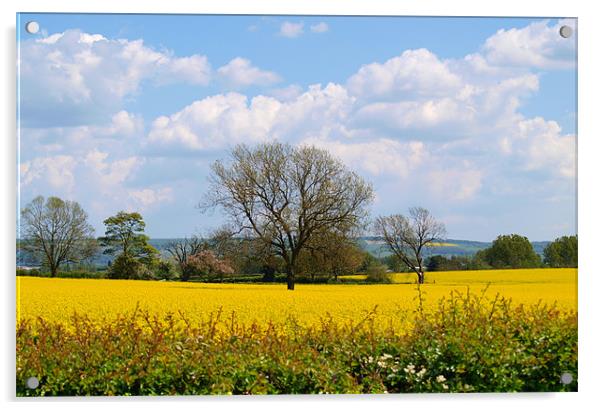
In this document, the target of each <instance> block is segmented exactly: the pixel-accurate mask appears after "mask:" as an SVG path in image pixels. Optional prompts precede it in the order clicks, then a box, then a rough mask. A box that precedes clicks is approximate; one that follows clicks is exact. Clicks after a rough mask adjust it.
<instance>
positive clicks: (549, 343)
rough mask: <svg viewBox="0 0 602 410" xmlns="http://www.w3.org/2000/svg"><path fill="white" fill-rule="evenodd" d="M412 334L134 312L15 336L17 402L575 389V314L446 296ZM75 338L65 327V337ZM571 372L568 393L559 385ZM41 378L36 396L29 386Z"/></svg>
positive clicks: (29, 326) (25, 328)
mask: <svg viewBox="0 0 602 410" xmlns="http://www.w3.org/2000/svg"><path fill="white" fill-rule="evenodd" d="M421 305H422V303H421V298H418V308H417V312H416V314H415V317H416V319H415V322H414V323H413V326H412V329H411V330H403V331H401V330H398V329H395V328H394V327H389V328H388V329H385V330H382V329H380V328H377V327H375V326H374V323H373V321H372V317H371V315H368V316H366V317H365V318H364V319H363V320H362V321H360V322H357V323H355V324H344V325H342V324H339V323H337V322H336V321H334V320H332V319H331V318H328V317H326V318H324V319H323V320H322V322H321V324H319V325H315V326H311V327H303V326H300V325H298V324H297V323H296V321H295V320H294V318H290V320H289V321H288V323H287V324H286V325H274V324H271V323H264V324H258V323H256V324H250V325H245V324H241V323H238V322H237V320H236V318H235V317H229V318H224V317H221V315H220V314H219V312H216V313H215V314H214V315H211V317H210V318H209V319H207V320H206V321H204V322H202V323H200V324H194V325H193V324H191V321H189V320H188V319H187V318H186V317H184V316H183V315H180V314H167V315H165V316H163V317H157V316H151V315H149V314H147V313H145V312H141V311H137V312H136V313H134V314H132V315H129V316H122V317H120V318H119V319H118V320H115V321H114V322H113V323H111V324H108V325H98V324H97V323H95V322H93V321H91V320H89V319H88V318H86V317H83V316H73V317H72V318H71V319H70V320H71V322H72V323H70V326H69V327H67V326H64V325H62V324H56V323H50V322H46V321H44V320H43V319H41V318H39V319H38V320H37V321H23V322H21V323H19V324H18V327H17V395H18V396H33V395H49V396H54V395H176V394H294V393H384V392H387V393H401V392H509V391H575V390H577V315H576V314H574V313H567V312H564V311H561V310H558V309H556V308H555V307H554V306H545V305H534V306H523V305H519V306H513V305H512V304H511V302H510V301H508V300H505V299H503V298H499V297H497V298H495V299H494V300H490V299H483V298H481V297H478V296H474V295H469V294H465V295H461V294H452V295H451V296H450V297H449V298H446V299H442V300H441V301H440V302H439V305H438V308H437V309H434V310H429V311H428V312H427V311H423V310H422V309H421ZM67 328H69V329H75V330H67ZM564 372H569V373H571V374H572V375H573V378H574V381H573V382H572V383H571V384H569V385H563V384H562V383H561V382H560V376H561V375H562V373H564ZM31 376H35V377H37V378H39V379H40V386H39V387H38V388H37V389H35V390H30V389H28V388H27V387H26V380H27V378H29V377H31Z"/></svg>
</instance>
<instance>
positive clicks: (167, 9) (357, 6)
mask: <svg viewBox="0 0 602 410" xmlns="http://www.w3.org/2000/svg"><path fill="white" fill-rule="evenodd" d="M595 4H596V3H595V2H585V1H584V2H580V3H579V2H576V1H557V0H547V1H525V0H504V1H498V2H495V3H492V2H488V1H482V0H454V1H449V0H437V1H435V0H421V1H403V2H402V1H397V2H393V1H391V0H363V1H360V0H327V1H316V0H305V1H302V0H284V1H283V0H281V1H253V2H252V1H249V0H247V1H245V0H237V1H234V0H221V1H219V2H215V1H213V2H209V1H195V2H192V1H190V0H163V1H153V2H152V3H151V2H150V1H149V0H147V1H145V2H139V3H136V2H130V3H128V2H125V1H123V0H85V1H79V2H73V1H69V0H52V1H43V0H35V1H34V0H20V1H16V0H8V1H6V0H5V1H3V2H0V11H1V13H0V20H1V29H2V43H1V44H2V58H1V59H0V61H2V64H1V68H0V70H1V72H2V76H1V79H2V86H1V87H0V89H1V90H3V96H2V99H1V100H0V108H1V109H0V113H1V115H2V121H1V124H2V128H1V129H2V131H3V133H2V138H1V140H2V148H1V152H2V155H3V158H2V161H1V163H2V166H3V172H2V178H1V179H0V181H1V184H2V193H3V198H4V200H3V201H2V213H1V215H2V225H1V226H2V227H3V228H4V229H3V235H0V251H1V252H2V262H3V264H2V266H3V267H4V269H2V278H3V285H4V286H3V288H2V289H3V292H4V294H3V296H4V297H2V298H1V299H2V303H0V305H1V308H2V314H3V315H2V318H3V319H4V320H3V321H2V323H3V330H4V332H3V337H2V338H1V339H0V345H1V348H2V349H1V350H2V354H3V355H4V357H3V360H2V363H3V365H2V369H1V373H0V374H1V377H2V378H1V383H0V389H1V391H2V393H1V395H0V399H1V400H2V401H5V402H8V405H9V407H10V408H12V407H13V406H16V405H23V406H25V407H30V406H31V407H33V406H37V405H42V406H44V408H61V409H62V408H80V407H81V406H82V405H85V406H86V407H88V406H90V407H92V408H94V407H98V406H106V405H111V406H112V407H115V408H131V407H136V408H138V407H140V408H142V407H144V408H148V407H150V408H159V407H163V406H165V405H177V406H186V407H188V406H190V407H193V406H194V407H196V408H198V407H199V405H200V406H204V407H206V406H211V407H213V406H220V407H222V406H223V407H227V408H228V407H231V408H234V407H239V406H245V408H246V407H250V408H262V409H263V408H266V407H270V408H281V407H282V406H283V405H284V406H286V407H287V408H289V409H297V408H299V409H300V408H306V407H307V406H312V407H314V406H315V407H318V408H326V407H330V406H333V405H342V406H345V407H346V408H365V407H366V406H372V405H377V406H379V407H381V406H382V407H390V408H399V407H400V406H408V407H420V408H438V409H440V408H443V407H445V408H446V409H447V408H451V409H456V408H459V409H468V408H482V407H487V408H493V409H496V408H500V409H502V408H503V409H507V408H508V407H509V406H511V407H519V408H522V407H527V406H529V407H532V406H537V405H539V404H544V405H545V406H546V408H563V409H565V408H569V407H570V408H581V407H583V408H590V407H593V405H594V403H595V402H598V403H599V402H600V401H601V400H600V397H599V396H598V395H597V390H599V389H598V384H599V383H600V375H599V374H600V371H601V370H602V369H601V368H600V365H601V364H602V362H601V360H600V356H601V353H600V350H601V349H600V346H601V343H600V341H601V339H600V335H601V333H600V327H601V326H600V316H599V315H598V314H597V313H598V312H600V311H601V309H600V307H601V303H600V300H602V298H601V297H600V295H599V291H600V290H601V286H600V285H601V281H602V279H601V278H602V271H601V269H600V268H599V266H598V265H599V264H600V263H601V262H600V261H597V260H596V256H597V253H600V246H602V241H600V230H599V229H598V228H599V227H600V217H599V213H600V210H602V204H601V201H600V195H601V194H600V192H601V191H602V190H601V188H600V187H601V186H602V185H601V183H600V182H599V178H598V177H597V175H601V173H600V163H601V162H602V159H601V158H600V156H601V155H602V150H601V149H600V140H601V139H602V132H601V131H602V130H601V127H600V122H599V119H600V118H601V112H600V103H599V99H600V92H602V87H600V79H599V78H600V75H599V73H602V66H601V64H600V53H599V52H597V51H596V50H599V49H600V40H601V39H602V24H600V16H599V14H598V13H597V12H596V9H595V8H594V6H593V5H595ZM18 11H21V12H27V11H29V12H40V11H46V12H113V13H117V12H119V13H140V12H143V13H207V14H213V13H215V14H220V13H222V14H318V15H319V14H334V15H336V14H344V15H439V16H536V17H540V16H541V17H546V16H547V17H556V16H563V17H578V18H579V112H578V118H579V206H578V209H579V225H578V232H579V239H580V247H579V251H580V265H579V266H580V268H579V276H580V281H579V311H580V321H579V349H580V350H579V390H580V392H579V393H577V394H505V395H497V394H492V395H454V396H451V397H450V396H446V395H443V396H442V395H404V396H396V397H385V396H356V397H349V396H347V397H329V398H321V397H320V398H318V397H313V396H310V397H307V396H303V397H299V396H297V397H268V398H247V397H238V398H156V399H149V398H141V399H135V398H133V399H128V398H119V399H112V400H111V399H109V400H106V399H92V400H87V401H86V402H85V403H82V401H81V400H75V399H71V400H53V399H50V400H48V399H47V400H44V401H43V402H40V401H27V400H15V398H14V306H15V304H14V301H15V296H14V293H15V291H14V289H15V287H14V286H15V280H14V255H15V253H14V247H15V214H16V205H15V204H16V198H15V192H16V186H15V185H16V178H17V177H16V163H15V158H16V142H15V135H16V130H15V116H16V113H15V95H16V91H15V90H16V87H15V68H14V67H15V66H14V61H15V54H16V51H15V21H16V15H15V14H16V12H18ZM596 251H597V252H596ZM540 402H543V403H540ZM590 403H591V404H590Z"/></svg>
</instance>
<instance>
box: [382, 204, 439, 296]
mask: <svg viewBox="0 0 602 410" xmlns="http://www.w3.org/2000/svg"><path fill="white" fill-rule="evenodd" d="M374 228H375V231H376V234H377V235H379V236H381V237H382V238H383V240H384V241H385V243H386V245H387V247H388V248H389V249H390V250H391V252H393V254H395V255H396V256H397V257H398V258H399V259H400V260H401V261H402V262H403V263H404V264H405V265H406V266H407V267H408V268H410V269H411V270H413V271H414V272H416V275H418V283H419V284H422V283H424V265H423V253H424V250H425V248H426V247H427V246H429V245H430V244H432V243H434V242H439V241H441V240H443V239H444V238H445V235H446V231H445V225H443V223H441V222H438V221H436V220H435V218H434V217H433V216H432V215H431V213H430V212H429V211H428V210H426V209H424V208H420V207H414V208H410V215H409V217H406V216H404V215H399V214H397V215H390V216H380V217H378V218H377V219H376V221H375V222H374Z"/></svg>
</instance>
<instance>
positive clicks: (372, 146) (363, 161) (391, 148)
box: [301, 138, 429, 178]
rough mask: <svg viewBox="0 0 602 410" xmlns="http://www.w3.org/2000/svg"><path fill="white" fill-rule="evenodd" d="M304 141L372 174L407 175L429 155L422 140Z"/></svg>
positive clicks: (402, 176)
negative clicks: (403, 141)
mask: <svg viewBox="0 0 602 410" xmlns="http://www.w3.org/2000/svg"><path fill="white" fill-rule="evenodd" d="M301 144H307V145H314V146H317V147H320V148H323V149H326V150H327V151H329V152H330V153H331V154H333V155H335V156H336V157H338V158H340V159H341V160H342V161H343V162H344V163H345V164H347V165H348V166H350V167H351V168H352V169H361V170H363V171H365V172H367V173H369V174H370V175H372V176H377V177H382V176H392V175H393V176H396V177H400V178H406V177H407V176H408V175H409V174H410V172H411V171H412V170H414V169H415V168H416V167H419V166H421V165H423V164H425V163H426V162H427V161H428V157H429V154H428V152H427V150H426V147H425V145H424V143H422V142H420V141H410V142H405V143H402V142H399V141H395V140H391V139H387V138H379V139H376V140H373V141H367V142H351V141H337V140H329V139H318V138H308V139H305V140H303V141H302V142H301Z"/></svg>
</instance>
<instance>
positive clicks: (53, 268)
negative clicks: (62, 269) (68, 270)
mask: <svg viewBox="0 0 602 410" xmlns="http://www.w3.org/2000/svg"><path fill="white" fill-rule="evenodd" d="M49 268H50V277H51V278H56V274H57V273H58V270H59V266H58V263H54V262H51V263H50V266H49Z"/></svg>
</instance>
